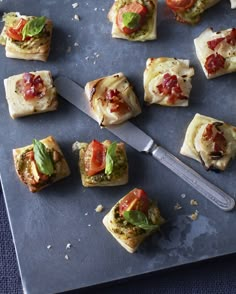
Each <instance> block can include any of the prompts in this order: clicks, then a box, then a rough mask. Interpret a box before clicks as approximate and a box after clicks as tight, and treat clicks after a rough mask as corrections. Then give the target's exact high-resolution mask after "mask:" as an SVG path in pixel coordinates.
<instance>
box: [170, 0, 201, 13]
mask: <svg viewBox="0 0 236 294" xmlns="http://www.w3.org/2000/svg"><path fill="white" fill-rule="evenodd" d="M196 1H197V0H166V4H167V5H168V6H169V7H170V8H171V9H173V10H174V11H185V10H187V9H189V8H191V7H192V6H193V5H194V4H195V2H196Z"/></svg>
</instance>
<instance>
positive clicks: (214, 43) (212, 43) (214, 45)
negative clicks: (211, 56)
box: [207, 37, 225, 50]
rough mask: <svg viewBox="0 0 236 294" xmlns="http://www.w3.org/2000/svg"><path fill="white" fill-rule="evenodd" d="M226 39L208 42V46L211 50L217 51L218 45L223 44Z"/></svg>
mask: <svg viewBox="0 0 236 294" xmlns="http://www.w3.org/2000/svg"><path fill="white" fill-rule="evenodd" d="M224 39H225V38H223V37H222V38H217V39H214V40H211V41H208V42H207V46H208V48H210V49H211V50H215V48H216V47H217V45H218V44H219V43H221V42H222V41H223V40H224Z"/></svg>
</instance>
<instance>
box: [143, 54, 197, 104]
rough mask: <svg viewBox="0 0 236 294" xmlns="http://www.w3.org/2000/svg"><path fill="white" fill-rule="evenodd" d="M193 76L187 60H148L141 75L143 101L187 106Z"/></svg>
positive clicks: (168, 58) (165, 58)
mask: <svg viewBox="0 0 236 294" xmlns="http://www.w3.org/2000/svg"><path fill="white" fill-rule="evenodd" d="M193 75H194V69H193V68H192V67H190V66H189V60H186V59H176V58H170V57H160V58H148V60H147V62H146V69H145V71H144V75H143V84H144V101H145V102H147V103H148V104H153V103H154V104H160V105H164V106H188V103H189V95H190V92H191V89H192V83H191V77H192V76H193Z"/></svg>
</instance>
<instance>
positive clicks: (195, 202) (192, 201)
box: [190, 199, 198, 206]
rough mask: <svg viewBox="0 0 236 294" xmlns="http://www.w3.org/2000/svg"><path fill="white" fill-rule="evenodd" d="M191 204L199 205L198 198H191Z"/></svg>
mask: <svg viewBox="0 0 236 294" xmlns="http://www.w3.org/2000/svg"><path fill="white" fill-rule="evenodd" d="M190 205H193V206H196V205H198V202H197V200H194V199H191V200H190Z"/></svg>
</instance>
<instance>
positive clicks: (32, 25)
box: [22, 16, 46, 40]
mask: <svg viewBox="0 0 236 294" xmlns="http://www.w3.org/2000/svg"><path fill="white" fill-rule="evenodd" d="M45 22H46V17H45V16H40V17H36V18H33V19H31V20H29V21H28V22H27V23H26V25H25V26H24V27H23V30H22V36H23V40H24V39H25V38H26V37H33V36H36V35H38V34H39V33H40V32H41V31H42V29H43V28H44V26H45Z"/></svg>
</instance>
